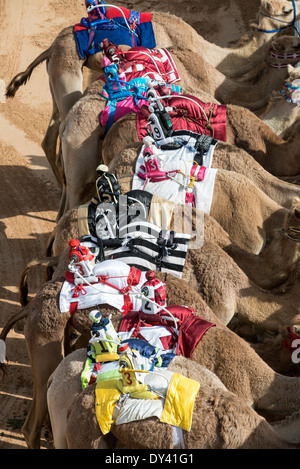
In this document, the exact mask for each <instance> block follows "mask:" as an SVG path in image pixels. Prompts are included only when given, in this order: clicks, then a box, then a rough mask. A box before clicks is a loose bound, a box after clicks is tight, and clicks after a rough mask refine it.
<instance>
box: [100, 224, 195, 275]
mask: <svg viewBox="0 0 300 469" xmlns="http://www.w3.org/2000/svg"><path fill="white" fill-rule="evenodd" d="M170 235H171V236H172V232H170V231H167V230H161V228H159V227H158V226H156V225H153V224H152V223H148V222H145V221H142V222H141V221H137V222H131V223H130V225H126V226H124V227H120V231H119V239H121V240H123V243H122V246H120V247H119V248H116V249H109V248H106V249H105V251H104V255H105V259H107V260H108V259H117V260H119V261H122V262H125V263H126V264H127V265H129V266H135V267H136V268H138V269H139V270H141V271H145V270H156V271H159V272H165V273H170V274H172V275H174V276H176V277H179V278H181V277H182V271H183V267H184V263H185V258H186V253H187V250H188V243H189V240H190V235H189V234H183V233H180V234H179V233H174V238H173V239H172V240H170ZM168 244H170V246H168Z"/></svg>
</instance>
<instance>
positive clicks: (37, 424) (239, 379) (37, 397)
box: [0, 243, 300, 448]
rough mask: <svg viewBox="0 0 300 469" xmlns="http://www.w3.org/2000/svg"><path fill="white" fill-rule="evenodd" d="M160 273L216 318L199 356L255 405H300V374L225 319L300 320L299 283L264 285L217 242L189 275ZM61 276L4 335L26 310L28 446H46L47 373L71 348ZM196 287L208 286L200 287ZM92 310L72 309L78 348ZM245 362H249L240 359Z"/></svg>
mask: <svg viewBox="0 0 300 469" xmlns="http://www.w3.org/2000/svg"><path fill="white" fill-rule="evenodd" d="M186 264H187V265H189V262H187V263H186ZM189 275H190V277H189ZM157 276H158V278H160V277H161V278H162V279H164V280H165V281H166V282H167V304H169V305H170V304H181V305H183V304H188V306H189V307H191V308H194V309H195V311H196V312H197V314H198V315H200V316H201V317H203V318H204V319H205V320H207V321H210V322H213V323H214V324H216V327H211V328H210V329H209V330H208V331H207V332H206V334H205V335H204V337H203V339H202V340H201V341H200V342H199V344H198V345H197V347H196V349H195V351H194V352H193V355H192V357H191V358H192V360H194V361H196V362H197V363H200V364H202V365H203V366H205V367H207V368H208V369H209V370H210V371H212V372H214V373H216V374H217V376H218V377H219V379H221V381H222V382H223V383H224V385H225V386H226V387H227V389H228V390H230V391H231V392H234V393H235V394H237V395H239V396H240V397H243V398H245V399H246V400H247V402H248V403H249V404H250V405H254V406H255V408H259V409H261V410H265V411H267V412H268V413H270V415H271V414H272V415H273V416H276V418H281V417H284V416H285V415H288V414H291V413H292V412H294V411H295V410H297V408H298V407H299V381H298V379H297V378H292V377H285V376H282V375H279V374H277V373H275V372H274V371H273V370H272V369H271V368H270V367H269V366H268V365H267V364H266V363H264V362H263V361H262V360H261V359H260V358H259V356H258V355H257V354H256V353H255V352H254V351H253V350H252V349H251V347H250V346H249V345H248V344H247V343H246V342H245V341H244V340H243V339H241V338H240V337H238V336H237V335H236V334H234V333H233V332H232V331H230V330H229V329H228V328H227V327H226V325H225V324H228V323H229V321H230V320H231V319H232V317H233V315H234V314H235V312H237V311H238V316H239V318H240V319H241V321H247V322H249V323H253V324H254V325H256V326H258V327H261V328H266V329H268V330H275V331H276V330H278V328H279V327H280V326H287V325H290V326H293V325H298V326H299V320H300V316H299V311H298V307H295V305H296V304H297V289H296V288H295V290H293V291H288V292H286V293H285V294H284V295H281V294H277V295H276V294H273V293H272V292H270V291H265V290H262V289H260V288H259V287H257V286H255V285H254V284H253V283H251V282H250V281H249V279H248V278H247V277H246V275H245V274H244V273H243V272H242V271H241V270H240V269H239V268H238V267H237V266H236V264H235V263H234V262H233V260H232V259H231V258H230V257H229V256H228V255H227V254H226V253H224V251H222V250H221V249H220V248H218V246H216V245H214V244H212V243H205V245H204V246H203V249H202V260H201V259H199V262H198V263H197V265H194V267H193V269H192V271H190V274H188V272H187V274H186V276H185V279H186V281H185V280H184V279H178V278H175V277H173V276H172V275H170V274H167V276H166V277H165V274H164V275H163V276H161V274H157ZM191 277H193V278H191ZM199 279H201V282H200V284H199ZM62 282H63V278H62V277H60V278H56V279H55V280H54V279H53V280H52V281H50V282H47V283H46V284H44V285H43V287H42V288H41V289H40V291H39V292H38V294H37V295H36V296H35V297H34V298H33V299H32V300H31V301H30V302H29V303H28V305H27V306H25V308H23V309H22V310H21V311H20V312H19V313H18V314H17V315H16V317H15V318H12V319H11V321H10V324H9V325H7V326H6V327H5V328H4V329H3V332H2V333H1V335H0V339H1V340H5V337H6V335H7V333H8V332H9V330H10V328H11V327H12V325H13V324H14V321H16V320H19V319H21V318H23V317H27V319H26V324H25V329H24V334H25V339H26V345H27V349H28V353H29V357H30V364H31V367H32V373H33V378H34V396H33V401H32V406H31V409H30V411H29V414H28V416H27V418H26V422H25V424H24V427H23V430H22V431H23V434H24V436H25V439H26V442H27V445H28V447H29V448H38V447H39V438H40V430H41V427H42V425H43V422H44V420H45V417H46V413H47V402H46V393H47V380H48V378H49V377H50V375H51V374H52V373H53V371H54V370H55V369H56V367H57V366H58V364H59V363H60V362H61V361H62V359H63V358H64V356H65V354H66V353H68V351H70V350H69V349H68V340H67V333H66V329H67V326H68V324H70V315H69V313H61V312H60V311H59V307H58V295H59V294H60V291H61V287H62ZM216 285H217V286H218V287H217V288H216ZM193 287H196V288H197V290H199V291H201V295H199V294H198V293H197V291H196V290H195V289H194V288H193ZM202 296H203V298H204V300H203V298H202ZM205 301H207V303H205ZM209 303H210V304H211V308H210V306H209ZM90 310H91V308H89V309H88V310H77V311H76V313H75V314H74V315H72V327H74V329H75V330H76V331H78V333H79V334H81V337H80V340H79V342H78V348H80V346H81V347H84V346H86V345H87V342H88V340H89V337H90V325H89V326H88V325H87V321H89V320H88V319H87V318H88V314H87V313H88V311H90ZM101 311H102V312H103V314H104V315H105V314H107V313H108V312H110V313H112V314H113V317H116V319H117V318H120V317H121V316H122V317H123V315H122V314H120V313H118V312H117V313H116V316H114V314H115V313H113V308H111V307H109V308H108V309H107V308H106V307H105V305H103V306H101ZM89 324H90V323H89ZM114 324H115V328H116V327H117V326H116V323H114ZM79 344H80V346H79ZM75 345H76V344H75ZM241 362H242V363H243V366H240V364H241ZM222 363H223V365H222ZM226 363H227V365H226ZM229 370H230V371H229Z"/></svg>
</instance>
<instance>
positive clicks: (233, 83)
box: [0, 0, 300, 449]
mask: <svg viewBox="0 0 300 469" xmlns="http://www.w3.org/2000/svg"><path fill="white" fill-rule="evenodd" d="M293 5H295V8H296V16H298V17H299V15H300V6H299V4H297V2H296V3H295V4H293V3H292V2H290V1H286V0H269V1H264V0H262V2H261V8H260V10H259V12H258V15H257V22H256V24H255V25H253V32H252V34H251V35H249V38H247V39H246V40H244V42H243V43H242V45H241V46H240V47H238V48H235V49H230V48H228V49H226V48H224V49H223V48H221V47H219V46H216V45H214V44H211V43H209V42H208V41H206V40H204V39H203V38H202V37H201V36H200V35H199V34H198V33H197V32H196V31H195V30H194V29H193V28H191V27H190V26H189V25H188V24H186V23H185V22H183V21H182V20H181V19H179V18H176V17H175V16H173V15H170V14H166V13H164V14H162V13H159V14H158V13H156V12H153V14H152V19H153V27H154V32H155V38H156V43H157V47H165V48H167V49H168V50H170V52H171V54H172V57H173V58H174V61H175V63H176V66H177V68H178V71H179V74H180V76H181V78H182V87H183V90H184V93H186V94H192V95H193V96H195V97H197V98H199V99H201V100H202V101H205V102H211V103H223V104H226V111H227V122H226V134H227V139H226V142H221V141H219V142H218V144H217V146H216V149H215V152H214V158H213V163H212V165H213V167H214V168H216V169H218V172H217V175H216V181H215V189H214V196H213V201H212V206H211V212H210V215H207V214H204V229H205V234H204V244H203V246H202V247H201V248H199V249H195V250H192V251H191V250H190V251H188V253H187V257H186V262H185V266H184V271H183V277H182V279H180V280H179V279H177V278H175V277H173V276H172V275H170V274H168V275H167V276H166V281H167V287H168V288H167V295H168V297H167V303H168V304H186V305H188V306H189V307H192V308H194V309H195V311H196V313H197V314H198V315H200V316H201V317H203V318H204V319H206V320H207V321H210V322H213V323H215V324H216V327H213V328H211V329H209V331H207V333H206V334H205V335H204V336H203V338H202V340H201V341H200V342H199V344H198V345H197V347H196V349H195V351H194V352H193V355H192V357H191V359H184V358H183V357H176V359H174V361H172V362H171V365H170V366H169V367H170V369H171V370H173V371H177V372H179V373H181V374H183V375H184V376H188V377H193V379H195V380H197V381H199V382H200V383H201V392H199V393H198V395H197V400H196V403H195V408H194V415H193V424H192V428H191V431H190V432H184V435H183V438H184V445H185V448H187V449H188V448H190V449H195V448H251V449H257V448H298V447H299V440H298V441H297V440H295V439H294V437H293V429H296V431H297V428H299V427H297V425H299V412H298V410H299V405H300V397H299V396H300V394H299V386H300V384H299V372H298V370H297V367H294V366H293V364H292V363H291V357H290V354H289V352H288V351H287V350H286V349H284V348H283V347H282V342H283V341H284V340H285V338H286V327H287V326H290V327H293V328H294V330H295V331H297V328H299V326H300V313H299V299H298V297H299V275H298V272H299V246H300V245H299V241H300V235H299V233H300V189H299V186H298V185H297V177H298V176H299V174H300V168H299V137H298V131H297V129H298V126H299V123H298V122H297V106H296V107H295V108H293V109H292V108H291V109H289V107H288V106H290V104H289V103H287V101H286V100H285V98H284V97H283V96H281V95H280V96H278V97H277V95H276V94H274V96H273V93H275V92H276V91H278V90H280V89H281V88H282V86H283V84H284V81H285V80H286V81H288V82H290V83H291V82H292V81H293V80H294V79H295V78H297V76H298V75H297V74H299V72H298V70H297V67H294V65H295V64H296V62H297V61H299V60H298V58H297V57H296V55H297V49H299V45H300V43H299V40H298V39H297V38H296V37H294V36H293V33H292V34H291V35H289V36H288V35H285V36H282V37H281V36H279V37H277V36H276V37H275V38H274V37H273V34H264V33H263V32H261V31H259V29H263V30H268V31H269V30H273V29H276V28H278V22H280V21H282V20H283V19H284V21H285V22H286V23H291V22H292V20H293V18H294V9H293ZM274 35H275V33H274ZM183 44H184V45H185V47H184V48H183V47H182V45H183ZM291 51H292V52H293V53H295V57H294V58H293V60H292V61H291V63H290V64H289V65H288V66H285V67H284V68H276V67H274V66H272V65H274V64H275V62H276V63H277V62H278V60H282V61H283V62H282V63H285V62H286V59H285V58H283V59H282V58H280V59H278V58H275V62H272V60H273V59H274V57H275V56H276V53H275V52H277V53H278V52H280V54H281V56H280V57H282V56H284V54H287V53H290V52H291ZM271 52H272V53H273V54H271ZM44 60H46V61H47V70H48V74H49V83H50V90H51V93H52V97H53V114H52V116H51V120H50V124H49V127H48V129H47V133H46V135H45V138H44V141H43V144H42V146H43V149H44V151H45V155H46V156H47V158H48V160H49V162H50V165H51V167H52V169H53V172H54V174H55V175H56V177H57V183H58V185H59V186H60V187H61V188H62V200H61V207H60V210H59V213H58V221H57V225H56V228H55V230H54V232H53V233H52V235H51V237H50V239H49V244H48V246H47V254H48V257H46V258H45V259H43V260H34V261H33V262H32V263H30V264H29V265H28V266H27V267H26V269H25V270H24V274H23V276H22V279H21V281H20V291H21V293H22V297H21V298H22V299H21V303H22V305H23V307H22V309H21V311H20V312H19V313H17V314H16V315H15V316H14V317H12V318H11V320H10V321H8V323H7V324H6V326H5V327H4V329H3V331H2V333H1V335H0V339H1V340H5V338H6V336H7V334H8V332H9V330H10V329H11V327H13V325H14V323H15V322H16V321H17V320H19V319H21V318H26V324H25V328H24V334H25V339H26V345H27V348H28V353H29V357H30V364H31V368H32V373H33V378H34V392H33V401H32V406H31V408H30V411H29V413H28V415H27V418H26V421H25V424H24V427H23V429H22V431H23V434H24V437H25V440H26V443H27V445H28V447H29V448H38V447H39V445H40V432H41V428H42V426H43V424H44V422H45V420H46V417H47V415H48V414H49V416H50V421H51V429H52V433H53V440H54V447H55V448H70V449H72V448H77V449H80V448H85V449H95V448H102V449H105V448H127V449H130V448H136V449H137V448H156V449H158V448H172V447H173V429H172V427H171V426H170V425H168V424H162V423H161V422H159V420H158V419H155V418H151V419H147V420H145V421H143V422H131V423H129V424H123V425H114V426H113V427H112V431H111V433H110V434H109V435H108V436H105V437H104V436H103V435H102V434H101V431H100V428H99V425H98V424H97V421H96V417H95V412H94V406H95V396H94V387H93V386H91V387H89V388H88V389H86V390H85V391H82V390H81V388H80V385H79V379H78V376H79V375H80V372H81V370H82V367H83V364H84V356H85V350H84V347H86V345H87V342H88V340H89V337H90V322H89V319H88V314H87V313H88V312H89V310H82V309H81V310H77V311H76V312H75V314H74V315H73V316H72V321H70V315H69V313H61V311H60V310H59V306H58V303H59V302H58V298H59V294H60V291H61V288H62V284H63V282H64V273H65V271H66V269H67V263H68V259H67V251H68V241H69V240H70V239H71V238H80V236H82V233H80V232H79V224H78V208H77V207H78V206H79V205H82V204H84V203H86V202H88V201H89V200H90V199H91V198H92V197H93V196H94V195H95V178H96V171H95V169H96V167H97V166H98V164H99V163H104V164H106V165H107V166H108V168H109V171H110V172H115V170H116V169H117V170H118V179H119V183H120V185H121V188H122V193H127V192H128V191H129V190H130V189H131V181H132V177H133V175H134V168H135V162H136V159H137V156H138V154H139V152H140V149H141V143H140V142H139V139H138V135H137V129H136V124H135V116H134V115H127V116H125V117H123V118H122V119H121V120H119V121H118V122H116V123H115V124H114V125H113V126H112V128H111V129H110V130H109V132H108V133H107V134H106V135H105V138H103V136H104V130H105V129H103V128H102V127H101V125H100V120H99V114H100V112H101V110H103V108H104V106H105V100H104V99H103V98H102V97H101V96H100V95H99V92H101V90H102V87H103V82H101V80H96V81H95V82H92V83H91V84H90V85H89V86H88V87H87V89H86V90H85V91H84V93H83V91H82V83H83V75H82V67H83V66H86V67H89V68H90V69H92V70H94V71H96V72H97V73H99V74H101V73H103V68H102V65H101V62H102V54H101V53H99V54H96V55H95V56H89V59H88V60H87V61H85V62H83V61H81V60H79V58H78V54H77V51H76V46H75V41H74V36H73V32H72V27H70V28H66V29H65V30H63V31H62V32H61V33H60V34H59V35H58V37H57V38H56V40H55V41H54V42H53V44H52V45H51V46H50V48H49V49H48V50H47V51H45V52H44V53H43V54H41V55H40V56H39V57H38V58H37V59H36V60H35V61H34V62H33V63H32V64H31V65H30V66H29V67H28V69H27V70H26V71H25V72H23V73H20V74H18V75H17V76H16V77H15V78H14V79H13V80H12V82H11V84H10V85H9V87H8V90H7V95H8V96H11V97H12V96H13V95H14V94H15V92H16V91H17V89H18V87H19V86H20V85H22V84H24V83H25V82H26V80H27V79H29V77H30V75H31V73H32V71H33V69H34V68H35V67H36V66H37V65H38V64H39V63H41V62H42V61H44ZM192 65H193V68H192ZM275 65H276V64H275ZM285 65H286V64H285ZM290 107H291V106H290ZM276 109H277V111H276ZM274 116H275V117H274ZM276 116H277V119H276ZM58 148H59V150H58V151H57V149H58ZM192 217H193V219H196V217H197V210H196V209H193V213H192ZM39 264H43V265H45V266H46V267H47V268H48V270H49V271H50V268H51V269H53V270H54V272H53V273H52V275H51V277H49V278H48V280H47V282H46V283H45V284H43V285H42V286H41V288H40V290H39V292H38V293H37V295H36V296H35V297H34V298H33V299H32V300H31V301H29V302H28V300H27V296H26V289H24V288H25V285H26V276H27V273H28V271H29V269H31V268H32V267H34V266H35V265H39ZM159 275H160V274H158V276H159ZM101 311H103V313H105V312H107V313H108V312H109V313H112V315H113V323H114V325H115V328H116V330H117V327H118V324H119V321H120V319H121V315H120V312H119V311H118V310H116V309H114V308H112V307H109V306H107V307H103V308H101ZM236 318H237V319H238V327H240V326H241V325H243V324H244V323H245V324H248V325H250V326H251V327H255V328H257V329H258V330H260V331H271V332H272V333H273V334H275V335H276V340H277V342H276V343H274V346H273V345H272V342H271V344H270V347H271V351H272V353H273V356H272V357H271V358H270V357H268V356H266V354H265V355H263V352H262V350H261V349H260V348H259V347H258V346H257V347H255V346H254V345H253V346H251V345H250V344H249V343H247V341H246V340H245V339H244V338H242V337H240V336H239V335H238V334H237V333H236V332H235V331H234V330H233V326H232V324H233V322H234V320H236ZM236 330H238V329H236ZM74 333H76V336H77V337H78V339H77V341H76V343H75V345H74V346H73V343H71V341H70V336H71V335H74ZM278 341H281V347H279V348H278V347H277V345H278ZM74 348H76V349H79V350H76V351H73V350H74ZM82 348H83V349H82ZM256 350H257V351H256ZM274 354H276V358H277V359H275V360H274ZM262 357H263V358H262ZM282 360H283V361H282ZM274 361H275V362H276V365H274ZM271 363H272V366H271ZM282 363H283V365H282V366H281V364H282ZM289 373H290V375H289ZM87 411H88V412H87ZM262 412H263V413H264V415H266V416H267V417H262V416H261V415H260V414H261V413H262ZM87 415H88V418H87ZM271 420H277V423H276V424H272V425H271V424H270V423H269V422H270V421H271ZM279 420H280V422H279ZM149 430H150V431H149ZM133 435H134V438H133ZM146 435H147V436H146ZM150 435H152V436H150ZM154 435H155V438H154Z"/></svg>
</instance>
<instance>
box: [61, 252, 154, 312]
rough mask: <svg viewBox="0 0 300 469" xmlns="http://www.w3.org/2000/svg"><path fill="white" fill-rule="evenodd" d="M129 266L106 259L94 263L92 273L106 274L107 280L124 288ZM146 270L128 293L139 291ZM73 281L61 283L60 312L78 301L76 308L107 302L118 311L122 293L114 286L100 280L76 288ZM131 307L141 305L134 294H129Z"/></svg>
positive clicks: (120, 307)
mask: <svg viewBox="0 0 300 469" xmlns="http://www.w3.org/2000/svg"><path fill="white" fill-rule="evenodd" d="M129 270H130V266H129V265H127V264H125V263H124V262H122V261H117V260H107V261H103V262H100V263H98V264H96V265H95V269H94V274H95V276H97V275H107V276H108V279H107V282H109V283H111V284H113V285H115V286H117V287H118V288H125V287H127V286H128V284H127V278H128V274H129ZM145 274H146V272H142V273H141V278H140V282H139V284H138V285H135V286H132V289H131V290H130V293H140V291H141V286H142V285H143V283H145V281H146V277H145ZM75 288H76V286H75V285H74V284H73V283H70V282H68V281H65V282H64V283H63V286H62V289H61V293H60V297H59V307H60V311H61V312H62V313H65V312H68V311H69V310H70V304H71V303H78V304H77V308H78V309H85V308H90V307H93V306H95V307H96V306H97V305H101V304H108V305H111V306H113V307H115V308H117V309H119V310H120V311H121V310H122V306H123V304H124V295H123V294H122V293H121V292H119V291H118V290H116V289H115V288H113V287H111V286H109V285H105V284H103V283H101V282H99V283H97V284H93V285H91V286H90V285H86V284H85V285H83V287H79V288H77V290H75ZM76 291H77V293H78V297H74V293H75V292H76ZM130 298H131V301H132V304H133V309H134V310H136V311H139V310H140V309H141V306H142V302H141V299H138V298H137V297H136V295H134V294H132V295H130Z"/></svg>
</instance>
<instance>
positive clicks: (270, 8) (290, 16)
mask: <svg viewBox="0 0 300 469" xmlns="http://www.w3.org/2000/svg"><path fill="white" fill-rule="evenodd" d="M295 10H296V11H295V12H294V6H293V3H292V2H291V1H289V0H261V6H260V10H259V13H258V18H257V25H256V26H257V28H259V29H261V30H264V31H273V30H282V29H283V28H285V27H287V26H288V25H289V24H292V23H293V21H294V20H295V14H296V17H298V16H299V15H300V5H299V6H298V5H297V2H296V4H295Z"/></svg>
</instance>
